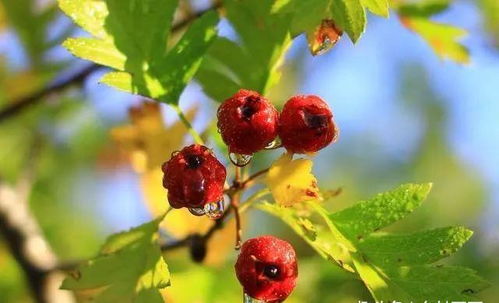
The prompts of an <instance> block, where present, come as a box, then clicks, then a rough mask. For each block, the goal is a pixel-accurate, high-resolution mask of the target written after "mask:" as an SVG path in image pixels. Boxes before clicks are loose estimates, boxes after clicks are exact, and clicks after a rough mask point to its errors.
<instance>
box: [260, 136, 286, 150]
mask: <svg viewBox="0 0 499 303" xmlns="http://www.w3.org/2000/svg"><path fill="white" fill-rule="evenodd" d="M280 147H282V142H281V139H280V138H279V137H276V138H275V139H274V140H273V141H272V142H270V143H269V144H267V146H265V148H264V149H267V150H269V149H277V148H280Z"/></svg>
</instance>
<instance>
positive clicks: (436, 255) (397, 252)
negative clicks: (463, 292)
mask: <svg viewBox="0 0 499 303" xmlns="http://www.w3.org/2000/svg"><path fill="white" fill-rule="evenodd" d="M472 234H473V232H472V231H471V230H469V229H466V228H463V227H444V228H438V229H434V230H428V231H422V232H417V233H413V234H372V235H370V236H368V237H367V238H365V239H364V240H363V241H361V242H359V243H358V247H359V250H360V251H363V252H364V253H365V254H366V255H368V256H369V260H371V261H372V262H373V263H376V264H379V265H384V264H386V265H390V264H398V265H411V264H412V265H414V264H427V263H433V262H436V261H438V260H440V259H442V258H445V257H447V256H449V255H451V254H453V253H455V252H456V251H458V250H459V249H460V248H461V246H463V244H464V243H466V241H468V239H469V238H470V237H471V235H472Z"/></svg>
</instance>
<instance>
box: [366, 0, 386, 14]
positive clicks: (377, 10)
mask: <svg viewBox="0 0 499 303" xmlns="http://www.w3.org/2000/svg"><path fill="white" fill-rule="evenodd" d="M361 1H362V5H363V6H364V7H365V8H367V9H368V10H369V11H371V13H373V14H376V15H379V16H382V17H385V18H386V17H388V16H389V14H390V12H389V10H388V0H361Z"/></svg>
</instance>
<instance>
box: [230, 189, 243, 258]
mask: <svg viewBox="0 0 499 303" xmlns="http://www.w3.org/2000/svg"><path fill="white" fill-rule="evenodd" d="M231 205H232V209H233V210H234V218H236V244H235V246H234V248H235V249H236V250H239V249H240V248H241V244H242V240H241V238H242V233H243V232H242V228H241V214H240V213H239V193H236V194H235V195H234V196H233V197H232V199H231Z"/></svg>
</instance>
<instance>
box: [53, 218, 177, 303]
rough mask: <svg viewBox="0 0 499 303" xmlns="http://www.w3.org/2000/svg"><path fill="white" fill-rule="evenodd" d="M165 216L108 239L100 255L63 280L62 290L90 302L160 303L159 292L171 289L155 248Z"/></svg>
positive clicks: (158, 252) (161, 257) (159, 251)
mask: <svg viewBox="0 0 499 303" xmlns="http://www.w3.org/2000/svg"><path fill="white" fill-rule="evenodd" d="M163 217H164V216H162V217H160V218H158V219H156V220H154V221H151V222H149V223H146V224H143V225H141V226H139V227H136V228H133V229H131V230H129V231H127V232H122V233H118V234H115V235H112V236H110V237H109V238H108V239H107V241H106V243H105V244H104V245H103V247H102V249H101V251H100V254H99V255H98V256H97V257H96V258H94V259H91V260H89V261H87V262H85V263H84V264H82V265H80V266H79V267H78V268H77V269H76V270H74V271H72V272H71V273H70V274H71V275H70V277H68V278H66V279H65V280H64V282H63V284H62V286H61V288H63V289H68V290H73V291H74V292H75V294H76V296H77V297H78V298H79V299H80V300H82V301H84V300H85V299H89V300H90V299H91V300H92V302H147V303H151V302H163V299H162V297H161V294H160V293H159V289H161V288H165V287H167V286H169V285H170V272H169V271H168V265H167V264H166V262H165V261H164V259H163V256H162V254H161V250H160V248H159V245H158V244H157V241H156V240H157V231H158V225H159V223H160V222H161V221H162V219H163Z"/></svg>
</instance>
